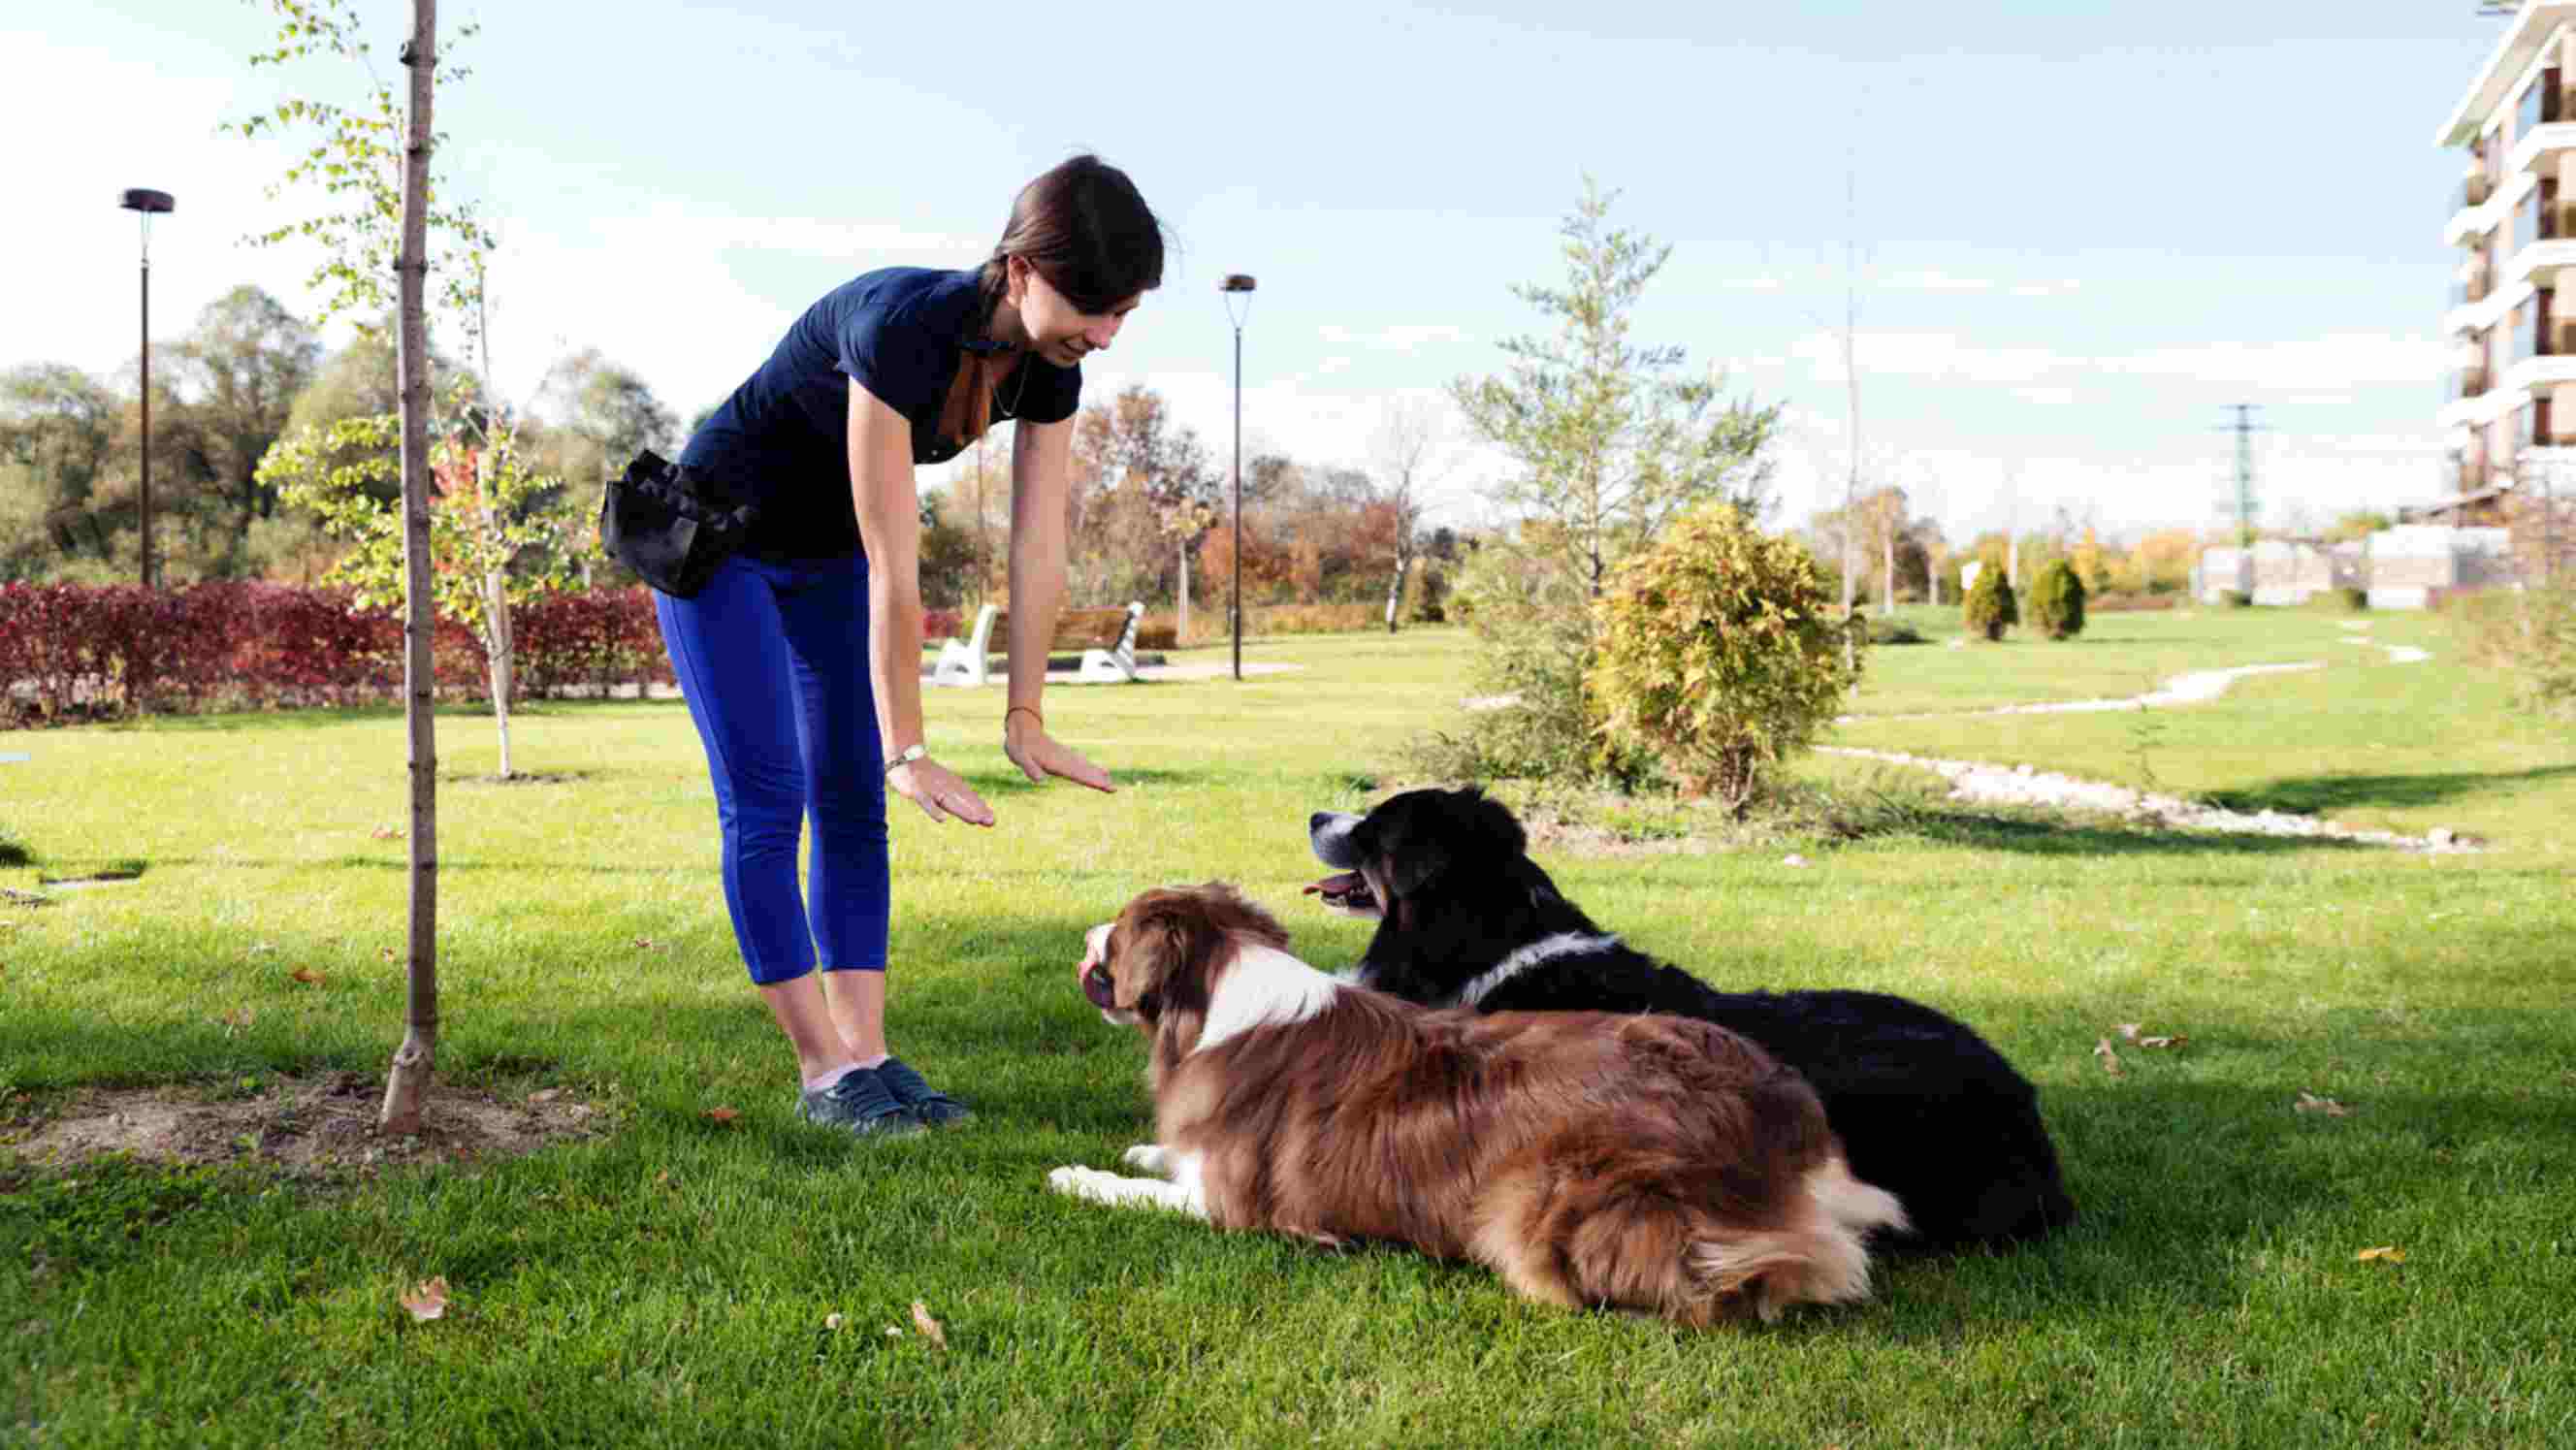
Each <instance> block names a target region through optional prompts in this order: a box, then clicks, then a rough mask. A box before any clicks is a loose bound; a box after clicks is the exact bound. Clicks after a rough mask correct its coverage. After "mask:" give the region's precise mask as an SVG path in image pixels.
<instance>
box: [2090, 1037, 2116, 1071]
mask: <svg viewBox="0 0 2576 1450" xmlns="http://www.w3.org/2000/svg"><path fill="white" fill-rule="evenodd" d="M2093 1055H2094V1056H2095V1057H2098V1058H2100V1059H2101V1060H2102V1070H2103V1071H2104V1072H2107V1073H2109V1074H2110V1075H2111V1076H2113V1077H2118V1076H2119V1075H2120V1054H2118V1053H2116V1052H2113V1051H2112V1050H2111V1039H2110V1038H2108V1037H2105V1038H2102V1039H2100V1040H2099V1041H2096V1042H2095V1043H2094V1044H2093Z"/></svg>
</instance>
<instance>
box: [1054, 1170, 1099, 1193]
mask: <svg viewBox="0 0 2576 1450" xmlns="http://www.w3.org/2000/svg"><path fill="white" fill-rule="evenodd" d="M1102 1176H1103V1175H1102V1174H1101V1173H1100V1172H1099V1171H1098V1170H1097V1169H1092V1168H1077V1167H1075V1166H1073V1165H1072V1164H1069V1163H1068V1164H1066V1165H1065V1166H1064V1167H1062V1168H1054V1169H1049V1170H1048V1171H1047V1187H1049V1188H1052V1189H1054V1190H1055V1191H1056V1192H1058V1193H1069V1194H1072V1195H1073V1196H1074V1197H1076V1198H1086V1197H1089V1196H1090V1193H1089V1190H1090V1189H1091V1188H1092V1186H1093V1184H1094V1183H1095V1182H1096V1181H1097V1180H1099V1179H1100V1178H1101V1177H1102Z"/></svg>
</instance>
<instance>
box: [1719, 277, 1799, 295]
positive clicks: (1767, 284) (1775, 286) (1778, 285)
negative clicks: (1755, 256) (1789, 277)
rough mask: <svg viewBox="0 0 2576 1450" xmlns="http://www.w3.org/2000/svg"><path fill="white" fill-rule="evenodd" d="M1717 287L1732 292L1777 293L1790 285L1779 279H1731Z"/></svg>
mask: <svg viewBox="0 0 2576 1450" xmlns="http://www.w3.org/2000/svg"><path fill="white" fill-rule="evenodd" d="M1717 285H1718V286H1720V287H1723V288H1725V289H1727V290H1728V291H1730V292H1777V291H1779V290H1780V289H1782V288H1784V287H1786V286H1788V285H1789V284H1788V283H1786V282H1783V281H1781V280H1780V279H1779V278H1777V277H1729V278H1727V279H1726V280H1725V281H1723V282H1720V283H1718V284H1717Z"/></svg>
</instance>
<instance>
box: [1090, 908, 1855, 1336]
mask: <svg viewBox="0 0 2576 1450" xmlns="http://www.w3.org/2000/svg"><path fill="white" fill-rule="evenodd" d="M1287 944H1288V938H1287V934H1286V933H1285V932H1283V931H1282V930H1281V929H1280V927H1279V924H1278V922H1276V921H1275V920H1273V919H1272V918H1271V917H1270V916H1269V915H1268V914H1266V913H1265V912H1263V911H1262V910H1261V909H1260V908H1259V907H1257V906H1254V905H1253V904H1251V903H1250V902H1248V901H1246V900H1244V899H1243V898H1242V897H1241V896H1240V895H1238V894H1236V893H1235V892H1234V891H1233V890H1232V889H1231V888H1229V887H1227V886H1225V885H1223V884H1220V883H1211V884H1209V885H1206V886H1199V887H1184V888H1166V889H1161V890H1155V891H1148V892H1146V893H1144V894H1143V895H1141V896H1138V897H1137V898H1136V899H1135V900H1133V901H1131V902H1129V903H1128V904H1127V906H1126V908H1125V909H1124V910H1123V911H1121V912H1119V914H1118V918H1117V920H1115V921H1113V922H1110V923H1108V924H1107V925H1104V926H1099V927H1094V928H1093V929H1092V931H1091V933H1090V936H1089V939H1088V942H1087V950H1086V952H1085V954H1084V957H1083V960H1082V965H1081V966H1080V967H1079V968H1077V969H1076V970H1077V975H1078V976H1079V978H1080V980H1081V983H1082V990H1083V993H1084V995H1085V996H1086V997H1088V998H1089V999H1090V1000H1091V1002H1092V1004H1093V1005H1094V1006H1097V1007H1098V1008H1099V1009H1100V1012H1101V1015H1102V1016H1103V1017H1106V1018H1107V1019H1109V1020H1110V1021H1111V1022H1114V1023H1121V1024H1128V1025H1133V1026H1135V1027H1137V1028H1139V1029H1141V1030H1142V1031H1143V1033H1144V1035H1145V1037H1146V1038H1147V1042H1148V1052H1149V1054H1150V1063H1149V1067H1148V1081H1149V1083H1150V1085H1151V1088H1152V1091H1153V1097H1154V1116H1155V1137H1156V1141H1155V1142H1154V1143H1151V1144H1146V1145H1143V1146H1140V1147H1135V1148H1130V1149H1128V1150H1127V1154H1126V1161H1127V1163H1128V1164H1129V1166H1131V1167H1134V1168H1138V1169H1141V1170H1143V1171H1145V1172H1147V1173H1151V1174H1155V1175H1157V1176H1156V1177H1154V1178H1127V1177H1122V1176H1120V1175H1118V1174H1115V1173H1109V1172H1102V1171H1098V1170H1094V1169H1089V1168H1058V1169H1056V1170H1055V1171H1054V1172H1052V1173H1050V1174H1049V1175H1048V1177H1047V1181H1048V1183H1049V1184H1050V1185H1051V1186H1052V1187H1054V1188H1055V1189H1056V1190H1057V1191H1058V1192H1061V1193H1069V1194H1073V1195H1076V1196H1078V1197H1082V1198H1087V1199H1091V1200H1094V1201H1096V1202H1101V1203H1112V1204H1131V1205H1142V1206H1154V1207H1162V1208H1172V1209H1179V1210H1181V1211H1184V1212H1187V1213H1191V1214H1195V1215H1197V1216H1198V1217H1200V1218H1203V1219H1205V1220H1207V1221H1208V1222H1210V1223H1213V1224H1215V1225H1216V1226H1217V1227H1219V1228H1224V1229H1267V1230H1270V1231H1273V1232H1277V1233H1284V1234H1292V1235H1297V1236H1301V1237H1306V1238H1314V1239H1321V1240H1324V1241H1326V1242H1339V1241H1341V1240H1344V1239H1377V1240H1385V1241H1389V1242H1397V1243H1405V1244H1410V1245H1412V1246H1413V1247H1415V1248H1418V1249H1421V1250H1423V1251H1424V1252H1426V1253H1430V1254H1433V1255H1437V1256H1439V1257H1442V1258H1451V1259H1470V1260H1473V1261H1475V1262H1477V1263H1481V1264H1484V1265H1487V1266H1488V1267H1490V1268H1492V1269H1493V1270H1495V1271H1496V1272H1497V1273H1499V1274H1501V1275H1502V1276H1503V1279H1504V1281H1505V1282H1506V1283H1508V1284H1509V1285H1510V1286H1511V1287H1512V1288H1513V1289H1514V1290H1516V1291H1517V1292H1519V1293H1520V1294H1522V1295H1524V1296H1525V1297H1527V1298H1531V1299H1535V1300H1539V1301H1541V1302H1543V1303H1549V1304H1560V1305H1565V1306H1568V1307H1591V1306H1602V1307H1615V1308H1620V1309H1625V1310H1629V1311H1634V1312H1642V1313H1652V1314H1659V1315H1663V1316H1665V1317H1667V1318H1670V1319H1673V1320H1676V1321H1679V1322H1681V1323H1684V1324H1690V1325H1706V1324H1709V1323H1710V1322H1712V1321H1714V1320H1718V1319H1721V1318H1737V1317H1742V1316H1743V1315H1746V1314H1758V1315H1759V1316H1761V1317H1762V1318H1764V1319H1771V1318H1774V1317H1776V1316H1777V1315H1778V1314H1779V1313H1780V1311H1781V1310H1782V1309H1783V1308H1785V1307H1787V1306H1789V1305H1792V1304H1796V1303H1801V1302H1814V1303H1843V1302H1848V1301H1852V1300H1858V1299H1863V1298H1866V1297H1867V1296H1868V1292H1869V1259H1868V1253H1867V1250H1866V1249H1864V1248H1863V1246H1862V1240H1863V1237H1864V1235H1866V1234H1867V1233H1868V1232H1869V1231H1870V1230H1872V1229H1875V1228H1882V1227H1892V1226H1898V1225H1901V1224H1902V1223H1903V1221H1904V1210H1903V1209H1901V1208H1900V1207H1898V1205H1897V1202H1896V1200H1895V1199H1894V1198H1892V1197H1890V1196H1889V1195H1887V1194H1885V1193H1883V1192H1880V1191H1879V1190H1878V1189H1875V1188H1872V1187H1870V1186H1868V1185H1867V1184H1864V1183H1862V1182H1860V1181H1859V1180H1857V1179H1855V1178H1853V1177H1852V1176H1851V1175H1850V1173H1849V1172H1848V1171H1846V1170H1845V1168H1844V1166H1843V1157H1842V1148H1841V1145H1840V1144H1839V1143H1838V1142H1836V1140H1835V1139H1834V1136H1833V1133H1832V1132H1831V1130H1830V1129H1828V1128H1827V1126H1826V1124H1825V1115H1824V1110H1823V1108H1822V1107H1821V1106H1819V1104H1818V1103H1817V1100H1816V1095H1815V1092H1814V1091H1813V1090H1812V1089H1810V1088H1809V1087H1808V1086H1807V1084H1806V1082H1805V1080H1804V1079H1802V1078H1800V1077H1799V1076H1798V1075H1797V1074H1796V1073H1794V1072H1792V1071H1790V1070H1788V1069H1787V1068H1784V1067H1782V1066H1780V1065H1779V1064H1778V1063H1776V1062H1774V1061H1772V1059H1771V1058H1770V1057H1768V1056H1767V1055H1765V1054H1764V1053H1763V1051H1762V1050H1761V1049H1760V1048H1758V1047H1755V1046H1754V1045H1753V1044H1752V1043H1751V1042H1748V1041H1746V1040H1745V1039H1744V1038H1742V1037H1739V1036H1737V1035H1735V1034H1734V1033H1732V1032H1729V1031H1727V1030H1725V1029H1724V1028H1721V1027H1717V1026H1714V1025H1712V1024H1710V1023H1705V1022H1696V1021H1691V1020H1689V1019H1687V1018H1679V1017H1659V1016H1626V1015H1616V1014H1610V1013H1597V1012H1544V1013H1542V1012H1527V1013H1518V1012H1507V1013H1490V1014H1488V1013H1476V1012H1468V1011H1432V1010H1427V1009H1424V1008H1420V1007H1415V1006H1412V1005H1410V1004H1408V1003H1405V1002H1403V1001H1401V1000H1399V999H1397V998H1394V997H1390V996H1387V995H1385V994H1383V993H1379V992H1371V991H1366V990H1363V989H1361V988H1358V987H1354V986H1351V985H1349V984H1347V983H1344V982H1342V981H1340V980H1338V979H1336V978H1333V977H1330V976H1327V975H1325V974H1324V973H1322V972H1319V971H1317V970H1315V969H1314V968H1313V967H1310V966H1308V965H1306V964H1305V963H1303V962H1301V961H1299V960H1297V959H1296V958H1295V957H1293V956H1290V955H1289V954H1288V952H1287V950H1286V947H1287Z"/></svg>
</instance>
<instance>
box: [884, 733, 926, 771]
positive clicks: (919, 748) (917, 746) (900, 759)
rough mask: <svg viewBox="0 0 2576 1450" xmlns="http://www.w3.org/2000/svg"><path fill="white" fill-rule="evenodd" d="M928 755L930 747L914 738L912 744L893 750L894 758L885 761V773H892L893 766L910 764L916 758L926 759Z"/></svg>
mask: <svg viewBox="0 0 2576 1450" xmlns="http://www.w3.org/2000/svg"><path fill="white" fill-rule="evenodd" d="M929 757H930V747H929V746H927V745H924V744H922V743H921V742H920V741H917V740H916V741H914V742H913V743H912V744H910V745H907V746H905V747H904V748H903V749H901V750H899V751H897V752H895V757H894V759H892V760H889V761H887V762H886V768H885V773H886V774H888V775H892V774H894V769H895V767H896V766H898V765H910V764H912V763H913V762H914V761H916V760H926V759H928V758H929Z"/></svg>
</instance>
